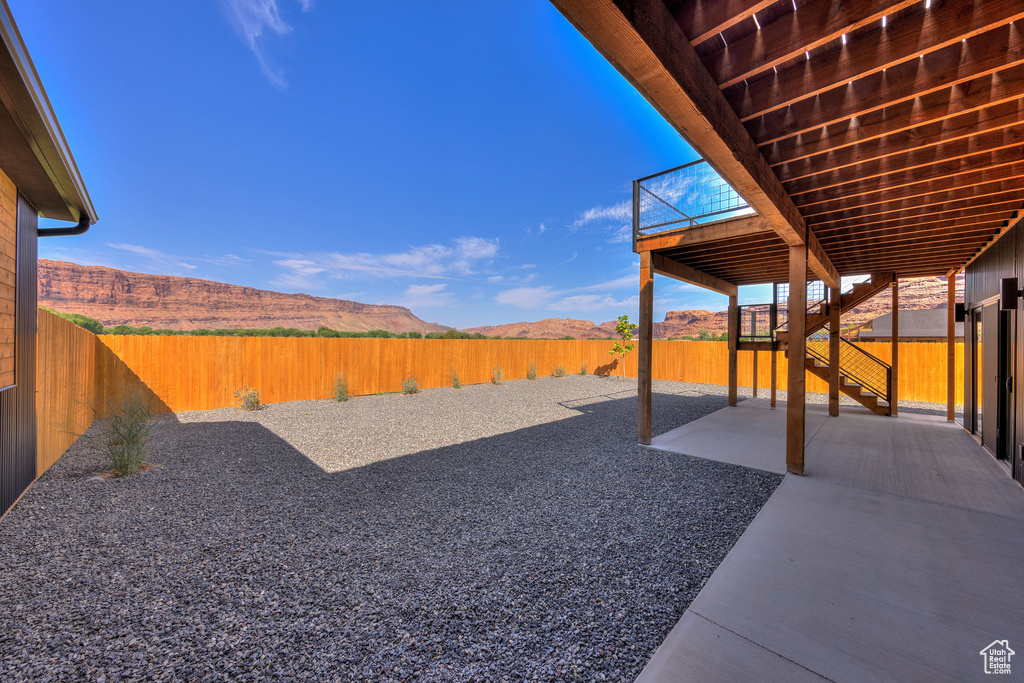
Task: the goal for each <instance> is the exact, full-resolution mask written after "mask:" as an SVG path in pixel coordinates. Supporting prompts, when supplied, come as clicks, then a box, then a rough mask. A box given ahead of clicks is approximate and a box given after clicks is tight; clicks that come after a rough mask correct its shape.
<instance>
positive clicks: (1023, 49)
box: [747, 24, 1024, 145]
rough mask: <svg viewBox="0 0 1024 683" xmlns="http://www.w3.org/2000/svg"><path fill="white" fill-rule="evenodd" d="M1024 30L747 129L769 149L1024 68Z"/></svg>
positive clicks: (847, 88) (971, 42)
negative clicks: (941, 91) (987, 76)
mask: <svg viewBox="0 0 1024 683" xmlns="http://www.w3.org/2000/svg"><path fill="white" fill-rule="evenodd" d="M1021 30H1022V29H1021V28H1018V27H1017V25H1016V24H1009V25H1006V26H1001V27H999V28H997V29H995V30H992V31H988V32H987V33H983V34H981V35H977V36H974V37H973V38H969V39H967V40H966V41H964V42H961V43H954V44H953V45H950V46H948V47H945V48H943V49H941V50H937V51H936V52H932V53H929V54H926V55H924V56H922V57H921V58H919V59H916V60H911V61H909V62H904V63H903V64H898V65H896V66H894V67H892V68H891V69H889V70H888V71H886V72H882V73H875V74H871V75H870V76H867V77H865V78H862V79H859V80H856V81H853V82H852V83H846V84H844V85H841V86H839V87H838V88H833V89H832V90H829V91H828V92H826V93H822V94H821V95H819V96H818V97H814V98H811V99H808V100H803V101H801V102H798V103H796V104H794V105H793V106H791V107H787V108H785V109H781V110H777V111H773V112H770V113H768V114H765V115H764V116H759V117H757V118H755V119H752V120H750V121H748V122H747V128H748V130H750V131H751V134H752V135H753V136H754V138H755V139H757V140H758V142H759V144H761V145H766V144H770V143H772V142H775V141H777V140H782V139H784V138H788V137H791V136H794V135H800V134H801V133H805V132H809V131H812V130H816V129H819V128H822V127H824V126H828V125H831V124H833V123H838V122H840V121H845V120H847V119H850V118H853V117H857V116H864V115H866V114H868V113H870V112H873V111H876V110H878V109H883V108H885V107H890V106H892V105H894V104H897V103H899V102H903V101H907V100H913V99H914V98H917V97H921V96H923V95H927V94H928V93H931V92H936V91H940V90H944V89H946V88H949V87H950V86H952V85H956V84H958V83H962V82H966V81H970V80H974V79H977V78H980V77H982V76H985V75H987V74H991V73H995V72H997V71H1000V70H1002V69H1006V68H1008V67H1011V66H1018V65H1020V64H1024V36H1022V35H1021ZM1018 92H1019V91H1018ZM954 113H958V112H954Z"/></svg>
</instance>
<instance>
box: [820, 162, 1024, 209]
mask: <svg viewBox="0 0 1024 683" xmlns="http://www.w3.org/2000/svg"><path fill="white" fill-rule="evenodd" d="M1022 178H1024V164H1013V165H1011V166H1000V167H999V168H992V169H985V170H984V171H979V172H977V173H974V174H971V175H969V176H960V177H958V178H935V179H932V180H923V181H921V183H919V184H917V185H912V186H907V187H903V188H900V189H898V190H892V191H888V192H886V191H883V192H875V193H873V194H869V195H860V196H857V197H851V198H850V199H847V200H843V199H838V200H835V201H832V202H829V201H824V202H822V203H819V204H817V205H815V206H811V205H806V204H805V205H804V207H803V209H804V210H805V211H806V212H807V215H808V216H817V215H821V214H824V213H830V212H833V213H834V212H836V211H847V210H852V209H856V208H866V209H872V208H876V207H879V206H883V205H885V204H891V203H892V202H897V201H921V202H925V203H932V202H933V198H934V197H936V196H939V195H941V194H942V193H946V192H948V193H954V192H956V193H961V194H963V193H968V194H969V193H970V192H972V191H976V192H977V193H978V196H979V197H980V196H984V195H985V194H989V193H992V192H1002V191H1005V188H1006V187H1007V186H1008V185H1010V184H1016V187H1018V188H1020V187H1022V185H1021V184H1020V182H1021V179H1022Z"/></svg>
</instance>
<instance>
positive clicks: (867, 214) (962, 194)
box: [813, 182, 1022, 231]
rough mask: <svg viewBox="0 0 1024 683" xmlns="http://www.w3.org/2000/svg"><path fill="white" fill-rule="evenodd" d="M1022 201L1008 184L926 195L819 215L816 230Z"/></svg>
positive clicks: (816, 217) (1020, 193)
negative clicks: (853, 223)
mask: <svg viewBox="0 0 1024 683" xmlns="http://www.w3.org/2000/svg"><path fill="white" fill-rule="evenodd" d="M1021 197H1022V190H1021V189H1020V188H1019V187H1013V186H1012V185H1010V184H1009V183H1003V182H998V183H992V184H991V185H980V186H974V187H967V188H962V189H960V190H951V191H948V192H940V193H938V194H935V195H924V196H922V197H914V198H912V199H903V200H898V201H892V202H881V203H880V204H875V205H872V206H862V207H859V208H856V209H847V210H845V211H829V212H826V213H821V214H817V215H815V216H814V218H813V223H814V229H815V231H817V230H818V229H819V227H820V228H828V227H831V226H833V225H837V224H844V223H847V222H850V221H861V224H862V225H863V224H870V223H875V222H880V221H885V220H891V219H894V218H899V217H905V218H908V219H912V218H915V217H917V216H926V215H933V214H937V213H943V212H945V211H958V210H960V209H967V208H972V207H973V208H985V207H988V206H995V205H997V204H1006V203H1009V202H1013V201H1016V200H1018V199H1020V198H1021Z"/></svg>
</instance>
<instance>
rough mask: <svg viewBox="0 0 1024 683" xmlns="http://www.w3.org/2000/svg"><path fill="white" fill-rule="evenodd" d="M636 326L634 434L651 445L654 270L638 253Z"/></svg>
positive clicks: (646, 257)
mask: <svg viewBox="0 0 1024 683" xmlns="http://www.w3.org/2000/svg"><path fill="white" fill-rule="evenodd" d="M638 322H639V324H638V325H637V332H638V340H637V357H636V360H637V370H636V380H637V401H636V431H637V439H638V440H639V441H640V443H643V444H649V443H651V380H652V377H653V370H652V367H653V352H654V343H653V339H654V269H653V267H652V266H651V252H649V251H642V252H640V319H639V321H638Z"/></svg>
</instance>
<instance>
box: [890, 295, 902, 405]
mask: <svg viewBox="0 0 1024 683" xmlns="http://www.w3.org/2000/svg"><path fill="white" fill-rule="evenodd" d="M891 339H892V384H891V385H890V386H891V389H890V391H889V394H890V396H889V414H890V415H891V416H893V417H896V415H897V414H898V413H899V395H900V393H899V392H900V280H899V278H896V279H894V280H893V281H892V338H891Z"/></svg>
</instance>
